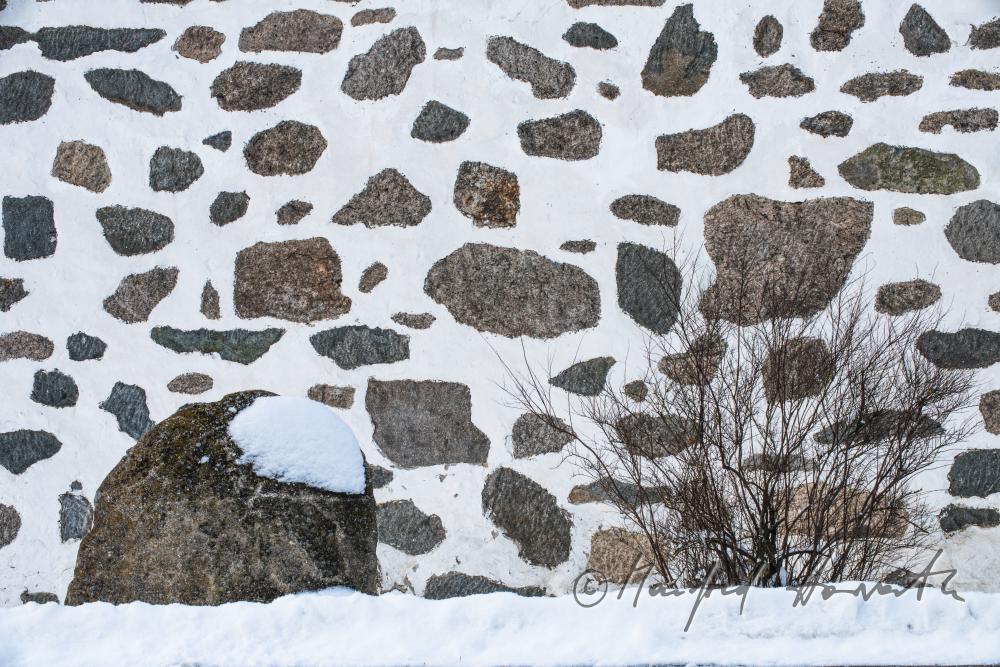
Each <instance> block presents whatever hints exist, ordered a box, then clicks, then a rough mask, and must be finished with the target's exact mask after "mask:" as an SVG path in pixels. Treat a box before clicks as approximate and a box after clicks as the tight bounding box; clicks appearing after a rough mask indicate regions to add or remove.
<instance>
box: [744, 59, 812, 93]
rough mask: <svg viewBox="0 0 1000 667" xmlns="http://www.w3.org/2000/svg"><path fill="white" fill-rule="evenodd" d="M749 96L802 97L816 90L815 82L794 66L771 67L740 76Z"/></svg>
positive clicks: (786, 64)
mask: <svg viewBox="0 0 1000 667" xmlns="http://www.w3.org/2000/svg"><path fill="white" fill-rule="evenodd" d="M740 81H742V82H743V83H744V84H746V86H747V87H748V88H749V89H750V94H751V95H753V96H754V97H756V98H757V99H760V98H762V97H802V96H803V95H805V94H806V93H811V92H813V91H814V90H816V82H815V81H813V79H812V77H810V76H806V75H805V74H804V73H803V72H802V70H800V69H799V68H798V67H796V66H795V65H791V64H789V63H785V64H784V65H772V66H768V67H761V68H760V69H758V70H755V71H753V72H744V73H743V74H740Z"/></svg>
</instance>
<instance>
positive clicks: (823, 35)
mask: <svg viewBox="0 0 1000 667" xmlns="http://www.w3.org/2000/svg"><path fill="white" fill-rule="evenodd" d="M864 24H865V13H864V12H863V11H862V10H861V3H860V2H859V1H858V0H823V11H822V12H821V13H820V15H819V22H818V23H817V25H816V28H815V29H814V30H813V31H812V33H811V34H810V35H809V41H810V43H811V44H812V47H813V48H814V49H816V50H817V51H843V50H844V49H845V48H847V45H848V44H850V43H851V37H852V36H853V34H854V31H855V30H858V29H859V28H861V27H862V26H864Z"/></svg>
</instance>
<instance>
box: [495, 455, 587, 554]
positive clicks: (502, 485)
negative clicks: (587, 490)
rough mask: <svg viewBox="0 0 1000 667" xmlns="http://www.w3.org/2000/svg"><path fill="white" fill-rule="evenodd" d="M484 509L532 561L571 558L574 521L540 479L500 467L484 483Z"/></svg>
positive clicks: (518, 550) (521, 552)
mask: <svg viewBox="0 0 1000 667" xmlns="http://www.w3.org/2000/svg"><path fill="white" fill-rule="evenodd" d="M483 512H484V513H485V514H486V516H487V518H489V519H490V520H491V521H492V522H493V523H494V524H496V526H497V527H498V528H500V530H501V531H502V532H503V534H504V535H506V536H507V537H508V538H510V539H511V540H512V541H513V542H514V543H515V544H516V545H517V548H518V549H517V552H518V555H519V556H521V558H523V559H524V560H526V561H528V562H529V563H531V564H532V565H540V566H543V567H556V566H557V565H559V564H560V563H563V562H565V561H566V560H568V559H569V553H570V536H571V532H572V528H573V521H572V520H571V519H570V515H569V512H567V511H566V510H564V509H562V508H561V507H559V505H558V504H557V503H556V498H555V496H553V495H552V494H551V493H549V492H548V491H546V490H545V489H544V488H543V487H542V486H540V485H539V484H538V483H537V482H535V481H533V480H531V479H529V478H527V477H525V476H524V475H522V474H521V473H519V472H515V471H514V470H511V469H510V468H498V469H496V470H494V471H493V472H492V473H490V475H489V476H488V477H487V478H486V483H485V484H484V485H483Z"/></svg>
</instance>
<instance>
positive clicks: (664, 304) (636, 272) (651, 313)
mask: <svg viewBox="0 0 1000 667" xmlns="http://www.w3.org/2000/svg"><path fill="white" fill-rule="evenodd" d="M615 281H616V283H617V286H618V306H619V307H620V308H621V309H622V310H623V311H625V314H627V315H628V316H629V317H631V318H632V319H633V320H634V321H635V322H636V324H639V325H640V326H642V327H645V328H646V329H649V330H650V331H652V332H654V333H657V334H665V333H667V332H668V331H670V328H671V327H673V326H674V322H676V321H677V316H678V313H679V311H680V297H681V288H682V286H683V279H682V277H681V274H680V271H678V269H677V265H676V264H674V262H673V260H671V259H670V257H669V256H667V255H666V254H665V253H662V252H659V251H658V250H653V249H652V248H647V247H646V246H642V245H638V244H635V243H621V244H619V245H618V261H617V263H616V264H615Z"/></svg>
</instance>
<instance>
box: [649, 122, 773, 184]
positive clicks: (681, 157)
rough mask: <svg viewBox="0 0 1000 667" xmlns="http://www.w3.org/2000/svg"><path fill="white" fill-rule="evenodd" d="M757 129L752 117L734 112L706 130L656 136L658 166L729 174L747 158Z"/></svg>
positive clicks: (715, 174) (663, 169) (661, 169)
mask: <svg viewBox="0 0 1000 667" xmlns="http://www.w3.org/2000/svg"><path fill="white" fill-rule="evenodd" d="M755 130H756V127H755V126H754V122H753V121H752V120H751V119H750V117H749V116H746V115H744V114H734V115H732V116H729V117H728V118H726V119H725V120H723V121H722V122H721V123H719V124H718V125H713V126H712V127H708V128H705V129H703V130H694V129H692V130H688V131H687V132H678V133H676V134H663V135H660V136H659V137H657V138H656V168H657V169H659V170H660V171H672V172H680V171H689V172H691V173H694V174H701V175H702V176H721V175H723V174H728V173H729V172H731V171H733V170H734V169H736V168H737V167H738V166H740V165H741V164H743V161H744V160H746V159H747V156H748V155H749V154H750V149H752V148H753V143H754V133H755Z"/></svg>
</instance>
